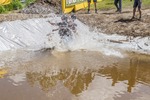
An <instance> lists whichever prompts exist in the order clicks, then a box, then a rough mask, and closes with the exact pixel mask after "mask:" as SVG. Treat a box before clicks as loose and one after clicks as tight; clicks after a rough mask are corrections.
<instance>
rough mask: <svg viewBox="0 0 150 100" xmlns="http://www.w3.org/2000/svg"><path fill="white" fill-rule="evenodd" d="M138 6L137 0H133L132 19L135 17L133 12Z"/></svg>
mask: <svg viewBox="0 0 150 100" xmlns="http://www.w3.org/2000/svg"><path fill="white" fill-rule="evenodd" d="M137 6H138V2H137V0H135V1H134V5H133V16H132V19H133V18H134V17H135V12H136V8H137Z"/></svg>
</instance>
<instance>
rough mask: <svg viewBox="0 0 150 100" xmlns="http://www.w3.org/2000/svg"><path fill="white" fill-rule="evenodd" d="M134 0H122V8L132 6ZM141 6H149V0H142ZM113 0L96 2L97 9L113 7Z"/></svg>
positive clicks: (92, 6) (92, 7)
mask: <svg viewBox="0 0 150 100" xmlns="http://www.w3.org/2000/svg"><path fill="white" fill-rule="evenodd" d="M133 3H134V0H132V1H130V0H122V7H123V8H133ZM142 7H144V8H150V0H142ZM114 8H115V5H114V0H102V1H101V2H98V3H97V9H100V10H109V9H114ZM91 9H94V5H91Z"/></svg>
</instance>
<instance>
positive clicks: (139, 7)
mask: <svg viewBox="0 0 150 100" xmlns="http://www.w3.org/2000/svg"><path fill="white" fill-rule="evenodd" d="M141 4H142V2H140V1H139V3H138V11H139V19H141V17H142V12H141Z"/></svg>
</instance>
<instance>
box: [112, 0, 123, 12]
mask: <svg viewBox="0 0 150 100" xmlns="http://www.w3.org/2000/svg"><path fill="white" fill-rule="evenodd" d="M114 4H115V6H116V8H117V10H116V12H120V13H121V11H122V0H115V1H114Z"/></svg>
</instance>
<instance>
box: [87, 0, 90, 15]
mask: <svg viewBox="0 0 150 100" xmlns="http://www.w3.org/2000/svg"><path fill="white" fill-rule="evenodd" d="M90 3H91V0H88V12H87V13H88V14H89V13H90Z"/></svg>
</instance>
